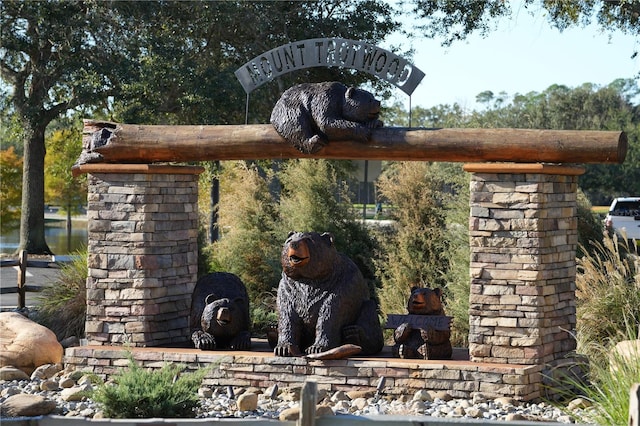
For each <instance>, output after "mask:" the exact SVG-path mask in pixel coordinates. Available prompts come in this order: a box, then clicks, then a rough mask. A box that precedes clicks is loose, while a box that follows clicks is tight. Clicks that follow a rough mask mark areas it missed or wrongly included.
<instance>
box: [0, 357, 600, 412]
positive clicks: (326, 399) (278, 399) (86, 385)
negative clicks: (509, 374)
mask: <svg viewBox="0 0 640 426" xmlns="http://www.w3.org/2000/svg"><path fill="white" fill-rule="evenodd" d="M38 371H39V370H36V372H34V374H32V376H31V377H30V378H22V379H21V380H19V379H14V380H0V404H4V402H5V401H6V400H7V398H9V397H11V396H12V395H17V394H31V395H40V396H42V397H44V398H46V399H48V400H51V401H55V403H56V408H55V410H54V411H53V412H52V413H50V414H56V415H62V416H76V417H85V418H94V419H99V418H103V415H102V412H101V411H100V407H99V405H98V404H97V403H95V402H94V401H92V400H91V399H90V398H87V397H86V396H84V395H86V392H87V391H91V390H92V389H94V387H95V386H96V385H95V384H93V383H92V381H91V377H90V376H89V375H85V374H84V373H82V372H81V371H64V370H63V371H60V370H59V368H57V369H55V368H53V369H51V368H50V369H49V372H48V373H38ZM299 392H300V389H278V388H277V386H272V387H270V388H267V389H257V388H231V387H227V388H218V387H206V386H203V387H201V388H200V389H199V390H198V395H199V397H200V407H199V408H198V411H197V416H196V417H197V418H266V419H280V420H295V418H296V415H297V412H298V411H297V410H298V408H297V407H298V406H299V400H300V394H299ZM318 400H319V403H318V404H319V406H320V407H321V408H322V409H324V410H325V411H324V413H326V414H329V415H333V414H335V415H342V414H350V415H356V416H376V415H400V416H403V415H406V416H430V417H441V418H442V417H444V418H473V419H483V420H499V421H522V420H526V421H542V422H557V423H574V421H573V420H572V418H571V416H569V415H567V414H566V413H565V412H563V411H562V410H560V409H559V408H557V407H554V406H552V405H550V404H546V403H519V402H516V401H515V400H513V399H511V398H497V399H487V398H484V397H483V396H482V395H480V394H476V395H475V396H474V398H473V399H471V400H469V399H457V398H452V397H451V396H450V395H448V394H447V393H446V392H433V391H424V390H422V391H418V392H416V393H415V394H414V395H403V396H397V397H390V396H385V395H377V394H375V392H364V391H353V392H342V391H338V392H334V393H329V392H327V391H325V390H322V389H319V390H318ZM572 404H573V405H574V407H572V408H571V409H572V410H583V409H588V408H586V407H585V406H582V405H581V404H580V403H576V402H575V401H573V402H572Z"/></svg>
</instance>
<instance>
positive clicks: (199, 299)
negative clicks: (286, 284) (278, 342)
mask: <svg viewBox="0 0 640 426" xmlns="http://www.w3.org/2000/svg"><path fill="white" fill-rule="evenodd" d="M250 324H251V323H250V320H249V297H248V295H247V289H246V287H245V285H244V283H243V282H242V281H241V280H240V278H238V277H237V276H236V275H234V274H231V273H228V272H214V273H212V274H208V275H205V276H203V277H201V278H200V279H199V280H198V282H197V283H196V287H195V289H194V290H193V295H192V298H191V319H190V323H189V326H190V327H191V340H193V344H194V345H195V347H196V349H204V350H213V349H233V350H248V349H250V348H251V334H250V332H249V325H250Z"/></svg>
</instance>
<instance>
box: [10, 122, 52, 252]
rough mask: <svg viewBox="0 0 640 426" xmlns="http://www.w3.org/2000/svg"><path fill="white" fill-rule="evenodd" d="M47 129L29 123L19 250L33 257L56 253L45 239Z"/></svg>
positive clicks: (27, 125)
mask: <svg viewBox="0 0 640 426" xmlns="http://www.w3.org/2000/svg"><path fill="white" fill-rule="evenodd" d="M25 121H26V120H25ZM45 128H46V126H42V125H31V124H29V123H27V122H25V133H26V136H25V140H24V163H23V164H24V165H23V171H22V211H21V213H20V245H19V247H18V250H17V251H18V252H19V251H20V250H26V251H27V252H28V253H29V254H52V253H51V250H50V249H49V246H48V245H47V242H46V241H45V236H44V156H45V153H46V151H45V146H44V131H45Z"/></svg>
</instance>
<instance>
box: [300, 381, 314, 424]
mask: <svg viewBox="0 0 640 426" xmlns="http://www.w3.org/2000/svg"><path fill="white" fill-rule="evenodd" d="M317 398H318V385H317V383H316V382H304V385H302V392H301V393H300V419H299V420H298V426H315V424H316V400H317Z"/></svg>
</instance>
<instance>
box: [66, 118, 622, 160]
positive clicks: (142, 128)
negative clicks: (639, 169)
mask: <svg viewBox="0 0 640 426" xmlns="http://www.w3.org/2000/svg"><path fill="white" fill-rule="evenodd" d="M626 152H627V136H626V134H625V133H624V132H618V131H578V130H530V129H425V128H401V127H383V128H379V129H375V130H374V131H373V133H372V136H371V140H370V141H369V142H367V143H362V142H354V141H333V142H329V144H328V145H327V146H326V147H325V148H323V149H322V150H320V152H318V153H316V154H312V155H307V154H303V153H301V152H299V151H298V150H296V149H295V148H293V147H292V146H290V145H289V144H288V143H287V142H286V141H285V140H284V139H282V137H280V135H278V133H276V131H275V130H274V129H273V127H272V126H271V125H270V124H254V125H212V126H165V125H136V124H119V123H110V122H99V121H92V120H85V123H84V131H83V152H82V154H81V156H80V158H79V159H78V162H77V164H76V166H78V165H82V164H86V163H153V162H185V161H199V160H203V161H204V160H206V161H208V160H249V159H276V158H327V159H368V160H398V161H399V160H417V161H452V162H516V163H536V162H540V163H622V162H623V161H624V158H625V155H626Z"/></svg>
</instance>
